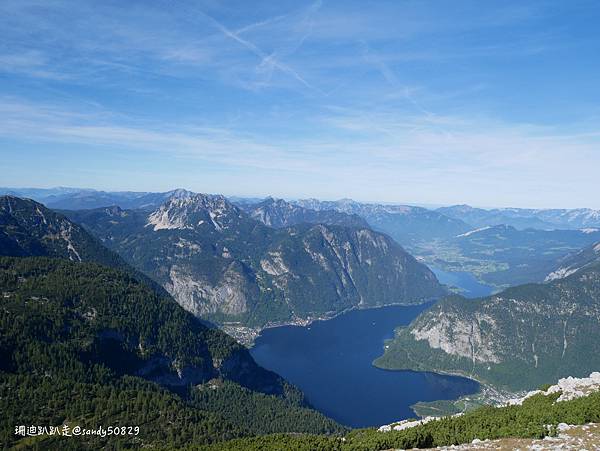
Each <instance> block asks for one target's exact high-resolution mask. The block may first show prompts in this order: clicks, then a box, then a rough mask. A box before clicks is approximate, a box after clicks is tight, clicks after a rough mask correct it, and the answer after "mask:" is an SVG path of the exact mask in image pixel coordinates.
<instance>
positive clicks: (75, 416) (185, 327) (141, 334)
mask: <svg viewBox="0 0 600 451" xmlns="http://www.w3.org/2000/svg"><path fill="white" fill-rule="evenodd" d="M0 292H1V293H2V309H0V354H1V355H2V356H3V358H2V361H0V410H1V411H2V413H3V415H2V419H1V420H0V437H2V438H1V439H0V440H1V441H2V443H4V444H11V443H14V442H15V441H16V440H18V439H19V437H18V436H16V435H15V425H20V424H26V425H31V424H34V425H38V424H40V425H52V426H62V425H63V424H65V423H69V424H71V426H73V425H80V426H81V427H87V428H97V427H99V426H101V425H104V426H105V427H107V426H112V425H120V426H136V425H138V426H140V433H139V436H123V437H115V436H108V437H106V438H102V437H98V436H93V437H87V438H81V440H80V439H73V440H76V442H73V443H72V445H69V444H68V443H67V444H65V446H66V448H65V449H72V447H73V446H74V447H75V448H77V449H82V448H84V447H85V448H87V447H88V446H89V448H91V449H100V448H103V447H104V446H105V445H106V443H107V441H110V443H111V446H114V445H115V443H120V444H129V446H133V445H134V444H135V446H136V447H138V446H141V445H154V446H157V445H159V447H160V448H165V447H166V445H167V444H171V445H177V444H178V445H179V446H181V445H183V444H189V443H210V442H213V441H215V440H221V439H225V438H231V437H235V436H243V435H249V434H257V433H265V432H275V431H279V432H331V431H337V430H341V428H340V427H339V426H337V425H336V424H335V423H334V422H333V421H331V420H329V419H327V418H325V417H323V416H322V415H320V414H318V413H317V412H315V411H312V410H310V409H308V408H307V404H306V402H305V401H304V399H303V396H302V394H301V392H299V391H298V390H297V389H295V388H294V387H293V386H291V385H289V384H287V383H286V382H285V381H284V380H283V379H282V378H280V377H279V376H277V375H276V374H274V373H272V372H270V371H267V370H265V369H263V368H261V367H259V366H258V365H257V364H256V363H255V362H254V360H253V359H252V358H251V356H250V355H249V353H248V351H247V350H246V349H245V348H244V347H242V346H241V345H239V344H238V343H236V342H235V341H234V340H233V339H232V338H230V337H228V336H227V335H225V334H224V333H223V332H221V331H219V330H217V329H208V328H206V327H205V326H203V325H202V324H200V322H198V321H197V320H196V319H195V318H194V317H193V316H192V315H190V314H189V313H187V312H185V311H184V310H183V309H182V308H181V307H180V306H178V305H177V304H176V303H175V302H174V301H173V300H172V299H170V298H169V297H164V296H160V295H158V294H157V293H156V292H154V291H153V290H151V289H149V288H148V287H146V286H145V285H144V284H142V283H140V282H138V281H137V280H135V279H134V278H132V277H130V275H129V274H127V273H124V272H122V271H119V270H115V269H110V268H107V267H103V266H100V265H96V264H92V263H75V262H69V261H67V260H60V259H47V258H41V257H35V258H31V257H29V258H12V257H0ZM163 387H166V388H167V389H169V390H170V391H169V390H165V388H163ZM175 392H176V393H179V395H176V394H175ZM180 395H181V396H180ZM239 399H246V405H245V409H246V410H245V411H244V417H240V412H239V411H238V410H239V409H238V406H237V403H238V400H239ZM265 420H267V421H266V422H265ZM29 439H30V438H29V437H28V438H27V439H24V441H25V440H29ZM36 440H38V444H40V443H39V442H42V443H41V445H42V447H43V448H46V449H56V448H57V447H58V446H59V445H58V442H60V437H41V438H38V437H36ZM84 445H85V446H84ZM73 449H74V448H73Z"/></svg>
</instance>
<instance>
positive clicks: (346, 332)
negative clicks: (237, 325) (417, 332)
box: [250, 304, 479, 427]
mask: <svg viewBox="0 0 600 451" xmlns="http://www.w3.org/2000/svg"><path fill="white" fill-rule="evenodd" d="M429 305H431V304H428V305H421V306H409V307H403V306H393V307H383V308H379V309H369V310H354V311H351V312H348V313H345V314H343V315H340V316H338V317H336V318H334V319H331V320H328V321H316V322H314V323H312V324H311V325H310V326H309V327H300V326H283V327H277V328H272V329H266V330H264V331H263V332H262V333H261V335H260V336H259V337H258V338H257V340H256V342H255V346H254V347H253V348H252V349H251V351H250V352H251V353H252V356H253V357H254V359H255V360H256V361H257V362H258V363H259V364H260V365H262V366H263V367H265V368H268V369H270V370H273V371H275V372H277V373H279V374H280V375H282V376H283V377H285V378H286V379H287V380H289V381H290V382H292V383H293V384H295V385H296V386H298V387H299V388H300V389H302V390H303V391H304V393H305V394H306V396H307V398H308V400H309V402H310V403H311V404H312V405H313V406H314V407H315V408H316V409H317V410H319V411H320V412H322V413H324V414H325V415H327V416H329V417H331V418H333V419H335V420H337V421H338V422H340V423H342V424H345V425H347V426H352V427H367V426H380V425H383V424H387V423H391V422H393V421H398V420H402V419H406V418H414V417H415V414H414V412H413V411H412V409H411V408H410V406H411V405H412V404H415V403H416V402H418V401H434V400H438V399H456V398H459V397H460V396H462V395H466V394H471V393H475V392H476V391H477V390H478V388H479V385H478V383H477V382H475V381H472V380H470V379H466V378H461V377H454V376H443V375H438V374H434V373H426V372H414V371H388V370H382V369H379V368H375V367H374V366H373V365H372V364H371V363H372V361H373V360H374V359H375V358H376V357H378V356H380V355H381V354H382V353H383V346H384V340H385V339H388V338H392V337H393V332H394V328H395V327H396V326H399V325H406V324H408V323H409V322H410V321H411V320H412V319H413V318H415V317H416V316H417V315H418V314H419V313H420V312H421V311H423V310H424V309H425V308H427V307H428V306H429Z"/></svg>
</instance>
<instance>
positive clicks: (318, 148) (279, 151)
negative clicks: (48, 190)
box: [0, 0, 600, 208]
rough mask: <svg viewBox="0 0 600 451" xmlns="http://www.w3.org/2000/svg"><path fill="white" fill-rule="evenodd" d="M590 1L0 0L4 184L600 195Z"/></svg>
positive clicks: (598, 199) (551, 200)
mask: <svg viewBox="0 0 600 451" xmlns="http://www.w3.org/2000/svg"><path fill="white" fill-rule="evenodd" d="M598 23H600V3H599V2H597V1H595V0H590V1H584V0H581V1H579V0H572V1H563V0H560V1H537V0H530V1H527V2H523V1H507V0H502V1H493V0H486V1H483V2H482V1H481V0H474V1H464V0H437V1H427V0H419V1H416V0H414V1H405V0H393V1H373V2H365V1H356V0H344V1H330V0H317V1H308V2H303V1H299V0H295V1H287V0H277V1H274V0H269V1H261V0H256V1H252V2H249V1H245V0H244V1H216V0H206V1H203V0H195V1H185V0H181V1H167V0H128V1H126V2H124V1H120V0H115V1H112V0H104V1H101V2H99V1H86V0H71V1H65V0H57V1H55V0H37V1H34V0H2V1H1V2H0V186H12V187H32V186H33V187H52V186H76V187H89V188H96V189H102V190H113V191H116V190H134V191H166V190H169V189H173V188H177V187H183V188H187V189H190V190H193V191H198V192H209V193H223V194H226V195H243V196H266V195H274V196H277V197H286V198H302V197H316V198H320V199H338V198H353V199H356V200H359V201H381V202H397V203H415V204H436V205H439V204H457V203H460V204H462V203H468V204H471V205H476V206H514V207H535V208H550V207H556V208H577V207H590V208H600V196H599V195H598V194H599V192H600V175H599V173H600V58H599V55H600V28H599V27H598Z"/></svg>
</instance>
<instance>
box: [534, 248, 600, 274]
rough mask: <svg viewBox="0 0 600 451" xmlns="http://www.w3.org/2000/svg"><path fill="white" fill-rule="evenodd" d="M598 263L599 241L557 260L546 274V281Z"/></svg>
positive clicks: (599, 260)
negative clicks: (551, 269)
mask: <svg viewBox="0 0 600 451" xmlns="http://www.w3.org/2000/svg"><path fill="white" fill-rule="evenodd" d="M596 263H600V242H597V243H593V244H591V245H590V246H587V247H585V248H584V249H582V250H580V251H579V252H576V253H573V254H570V255H568V256H566V257H564V258H563V259H561V260H560V262H558V265H557V267H556V268H555V269H553V271H552V272H551V273H550V274H548V275H547V276H546V279H545V280H546V281H547V282H549V281H552V280H556V279H562V278H564V277H567V276H570V275H571V274H574V273H576V272H577V271H579V270H581V269H583V268H586V267H588V266H590V265H594V264H596Z"/></svg>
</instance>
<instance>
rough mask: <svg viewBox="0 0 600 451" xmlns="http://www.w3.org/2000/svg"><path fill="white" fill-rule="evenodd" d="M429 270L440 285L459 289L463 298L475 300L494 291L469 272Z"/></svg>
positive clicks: (432, 268)
mask: <svg viewBox="0 0 600 451" xmlns="http://www.w3.org/2000/svg"><path fill="white" fill-rule="evenodd" d="M429 269H431V270H432V271H433V273H434V274H435V276H436V277H437V278H438V280H439V281H440V283H443V284H444V285H448V286H454V287H458V288H460V289H461V293H460V294H462V295H463V296H464V297H467V298H477V297H483V296H489V295H490V294H492V293H493V292H494V291H495V289H494V287H492V286H490V285H485V284H483V283H481V282H480V281H479V280H477V278H476V277H475V276H474V275H473V274H471V273H469V272H464V271H457V272H450V271H444V270H442V269H439V268H434V267H431V266H430V267H429Z"/></svg>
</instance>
